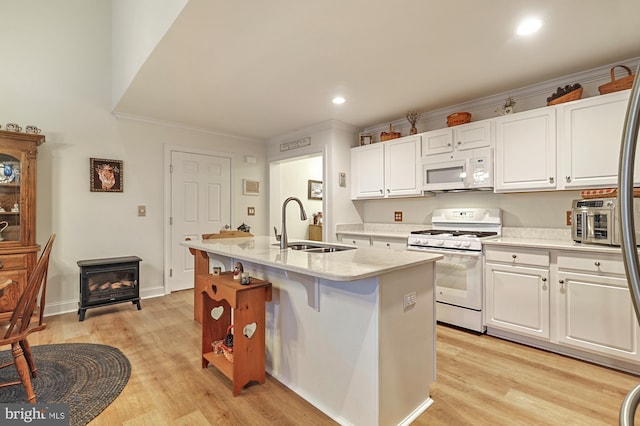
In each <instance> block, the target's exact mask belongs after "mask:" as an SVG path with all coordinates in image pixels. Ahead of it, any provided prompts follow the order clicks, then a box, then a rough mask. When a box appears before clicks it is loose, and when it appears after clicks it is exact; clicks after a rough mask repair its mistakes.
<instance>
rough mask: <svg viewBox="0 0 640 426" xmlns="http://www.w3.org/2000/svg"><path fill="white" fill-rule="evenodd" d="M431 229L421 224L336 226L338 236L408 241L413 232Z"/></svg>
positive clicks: (354, 224) (355, 224)
mask: <svg viewBox="0 0 640 426" xmlns="http://www.w3.org/2000/svg"><path fill="white" fill-rule="evenodd" d="M423 229H431V225H424V224H419V223H353V224H338V225H336V235H352V236H361V237H380V238H398V239H407V238H409V234H410V233H411V231H418V230H423Z"/></svg>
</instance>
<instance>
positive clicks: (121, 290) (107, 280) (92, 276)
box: [78, 256, 142, 321]
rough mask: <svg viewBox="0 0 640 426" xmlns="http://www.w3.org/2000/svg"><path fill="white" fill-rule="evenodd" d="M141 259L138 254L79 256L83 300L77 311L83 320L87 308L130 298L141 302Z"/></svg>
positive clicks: (81, 299) (127, 300) (120, 301)
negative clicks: (91, 257)
mask: <svg viewBox="0 0 640 426" xmlns="http://www.w3.org/2000/svg"><path fill="white" fill-rule="evenodd" d="M140 261H142V259H140V258H139V257H137V256H125V257H111V258H105V259H89V260H79V261H78V266H79V267H80V303H79V304H78V306H79V308H78V315H80V321H84V315H85V313H86V311H87V309H90V308H97V307H101V306H107V305H113V304H116V303H123V302H131V303H135V304H136V305H138V310H140V309H142V308H141V306H140V288H139V286H138V283H139V279H140Z"/></svg>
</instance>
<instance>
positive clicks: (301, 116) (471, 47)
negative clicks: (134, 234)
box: [115, 0, 640, 139]
mask: <svg viewBox="0 0 640 426" xmlns="http://www.w3.org/2000/svg"><path fill="white" fill-rule="evenodd" d="M529 15H535V16H538V17H540V18H541V19H542V20H543V21H544V25H543V27H542V29H541V30H540V31H539V32H538V33H537V34H535V35H534V36H532V37H529V38H522V37H518V36H516V35H515V28H516V26H517V24H518V21H519V20H520V19H522V18H524V17H526V16H529ZM638 56H640V1H637V0H538V1H531V0H526V1H525V0H491V1H482V2H480V1H478V0H456V1H447V0H395V1H391V0H349V1H344V0H322V1H299V0H269V1H242V0H240V1H228V0H227V1H223V0H189V1H188V3H187V5H186V6H185V8H184V9H183V11H182V13H181V14H180V15H179V16H178V18H177V19H176V21H175V22H174V24H173V25H172V27H171V28H170V29H169V30H168V32H167V34H166V35H165V36H164V38H163V39H162V41H161V42H160V43H159V44H158V46H157V47H156V48H155V50H154V51H153V52H152V54H151V55H150V56H149V58H148V59H147V61H146V62H145V64H144V65H143V66H142V68H141V69H140V71H139V73H138V74H137V76H136V77H135V79H134V80H133V82H132V84H131V85H130V87H129V88H128V90H127V91H126V93H125V94H124V96H123V97H122V99H121V101H120V102H119V103H118V105H117V106H116V108H115V112H117V113H126V114H130V115H136V116H142V117H147V118H151V119H154V120H160V121H167V122H171V123H178V124H180V125H185V126H189V127H194V128H199V129H204V130H209V131H214V132H220V133H224V134H232V135H238V136H242V137H247V138H256V139H268V138H272V137H276V136H280V135H284V134H287V133H290V132H292V131H295V130H298V129H301V128H304V127H307V126H310V125H313V124H317V123H320V122H323V121H326V120H338V121H341V122H344V123H348V124H351V125H354V126H357V127H359V128H364V127H368V126H372V125H376V124H381V123H384V122H387V121H391V120H395V119H398V118H401V117H403V116H404V115H405V114H406V113H407V112H409V111H417V112H427V111H430V110H435V109H438V108H442V107H445V106H447V105H454V104H457V103H460V102H465V101H470V100H473V99H478V98H481V97H484V96H489V95H492V94H497V93H502V92H507V91H509V90H515V89H518V88H521V87H524V86H527V85H530V84H535V83H539V82H543V81H546V80H550V79H554V78H558V77H561V76H563V75H568V74H572V73H576V72H580V71H585V70H588V69H591V68H595V67H599V66H603V65H607V64H614V63H617V62H618V61H622V60H625V59H630V58H635V57H638ZM336 95H342V96H344V97H345V98H346V100H347V101H346V103H344V104H342V105H334V104H333V103H332V102H331V99H332V98H333V97H334V96H336Z"/></svg>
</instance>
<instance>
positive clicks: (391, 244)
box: [371, 237, 407, 250]
mask: <svg viewBox="0 0 640 426" xmlns="http://www.w3.org/2000/svg"><path fill="white" fill-rule="evenodd" d="M371 245H372V246H373V247H380V248H386V249H390V250H406V249H407V239H406V238H404V239H397V238H379V237H373V238H371Z"/></svg>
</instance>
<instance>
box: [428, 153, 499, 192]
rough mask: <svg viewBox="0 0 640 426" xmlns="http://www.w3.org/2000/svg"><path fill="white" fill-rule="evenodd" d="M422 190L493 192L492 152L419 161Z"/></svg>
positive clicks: (442, 156)
mask: <svg viewBox="0 0 640 426" xmlns="http://www.w3.org/2000/svg"><path fill="white" fill-rule="evenodd" d="M421 164H422V190H423V191H430V192H439V191H460V190H493V149H492V148H489V147H486V148H476V149H467V150H458V151H454V152H453V153H447V154H436V155H426V156H423V157H422V158H421Z"/></svg>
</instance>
